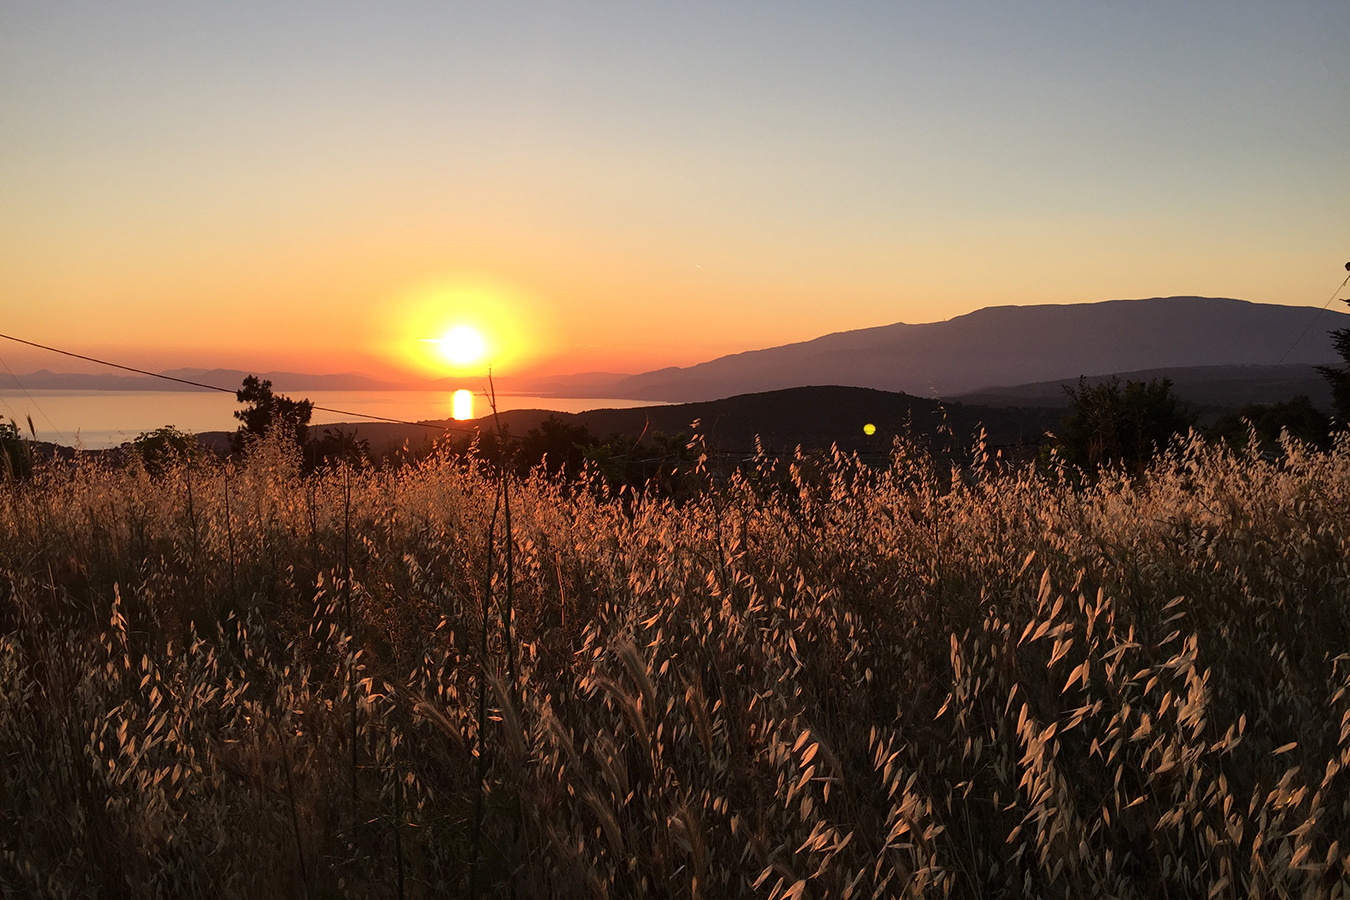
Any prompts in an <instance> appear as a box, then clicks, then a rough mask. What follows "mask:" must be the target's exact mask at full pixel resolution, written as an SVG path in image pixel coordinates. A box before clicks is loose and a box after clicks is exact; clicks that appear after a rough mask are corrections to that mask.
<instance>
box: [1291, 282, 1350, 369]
mask: <svg viewBox="0 0 1350 900" xmlns="http://www.w3.org/2000/svg"><path fill="white" fill-rule="evenodd" d="M1345 268H1346V270H1347V271H1350V263H1346V264H1345ZM1347 284H1350V275H1347V276H1345V281H1342V282H1341V284H1340V287H1338V288H1336V290H1334V291H1332V292H1331V296H1330V297H1328V298H1327V302H1326V303H1323V304H1322V308H1321V309H1319V310H1318V311H1317V313H1316V314H1315V315H1314V316H1313V317H1312V318H1311V319H1309V320H1308V327H1307V328H1305V329H1303V333H1302V334H1300V335H1299V336H1298V340H1296V341H1294V342H1293V343H1292V344H1290V345H1289V349H1288V350H1286V351H1284V356H1281V357H1280V361H1279V362H1278V363H1276V365H1282V364H1283V363H1284V361H1285V360H1286V359H1288V358H1289V354H1290V353H1293V352H1294V348H1295V347H1297V346H1298V344H1299V341H1301V340H1303V339H1304V338H1305V337H1307V336H1308V332H1310V331H1312V327H1313V323H1314V322H1316V321H1317V319H1318V318H1319V317H1320V316H1321V315H1322V313H1324V312H1326V311H1327V307H1328V306H1330V305H1331V301H1332V300H1335V299H1336V295H1337V294H1339V293H1340V292H1341V288H1343V287H1345V286H1346V285H1347Z"/></svg>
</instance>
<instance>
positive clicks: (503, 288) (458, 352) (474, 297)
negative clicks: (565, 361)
mask: <svg viewBox="0 0 1350 900" xmlns="http://www.w3.org/2000/svg"><path fill="white" fill-rule="evenodd" d="M549 321H550V317H549V314H548V311H547V309H545V308H544V307H543V305H542V304H541V303H540V302H539V301H537V300H536V299H535V298H533V297H532V296H530V295H527V294H525V293H522V292H521V291H519V290H517V289H514V288H512V287H510V286H507V285H504V284H501V283H497V282H492V281H487V280H475V279H469V278H450V279H447V280H445V281H441V282H432V283H428V284H424V285H421V286H417V287H412V288H409V289H407V290H405V291H403V292H401V293H400V294H398V295H395V296H393V297H391V298H390V299H389V300H388V301H387V302H386V303H385V304H384V315H383V323H384V328H383V329H382V330H384V332H385V335H384V337H383V338H382V340H381V342H382V343H383V345H384V348H385V353H386V354H387V355H388V356H389V358H390V359H391V360H398V361H399V362H401V363H402V364H403V365H405V366H407V367H409V368H410V369H415V370H420V373H421V374H422V375H424V376H431V377H437V378H443V377H445V376H446V375H450V376H455V377H460V376H473V377H480V376H482V375H485V374H487V371H488V370H489V369H492V370H493V371H494V372H496V373H497V374H503V373H506V374H514V373H515V372H516V371H518V370H519V368H520V367H521V366H522V364H529V363H531V362H533V360H534V358H535V357H536V355H537V354H538V347H539V343H540V341H541V336H542V335H545V334H547V333H548V331H549Z"/></svg>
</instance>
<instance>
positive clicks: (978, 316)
mask: <svg viewBox="0 0 1350 900" xmlns="http://www.w3.org/2000/svg"><path fill="white" fill-rule="evenodd" d="M1347 325H1350V315H1347V314H1345V313H1340V312H1336V311H1334V310H1320V309H1316V308H1312V307H1294V306H1276V305H1270V304H1259V303H1249V302H1247V301H1244V300H1231V299H1224V298H1213V297H1155V298H1152V299H1148V300H1112V301H1107V302H1103V303H1076V304H1067V305H1046V306H996V307H988V308H986V309H981V310H977V311H975V312H972V313H969V314H968V315H964V316H958V317H957V318H954V319H950V320H948V321H945V322H933V323H930V324H925V325H906V324H896V325H884V326H881V327H877V328H864V329H860V330H857V331H845V332H839V333H836V334H830V335H826V336H824V337H820V338H816V339H815V340H811V341H804V342H801V343H797V344H788V345H786V346H782V347H773V348H769V349H766V350H754V351H750V352H747V353H737V354H734V355H732V356H724V357H721V358H719V359H715V360H712V361H711V362H706V363H701V364H699V365H695V366H689V367H686V368H674V367H672V368H666V369H658V370H656V371H653V372H646V373H644V374H641V375H634V376H632V377H630V378H625V379H622V380H621V381H618V382H616V383H615V384H614V385H612V386H611V387H610V388H609V390H608V391H607V396H612V397H624V398H633V399H647V400H670V401H693V400H709V399H714V398H717V397H728V396H732V395H734V394H742V393H745V392H747V391H753V392H759V391H770V390H778V389H780V388H787V387H794V386H798V385H806V384H839V385H853V386H858V387H871V388H877V389H879V390H886V391H901V392H905V393H909V394H915V395H918V396H924V397H930V396H938V397H954V396H956V395H959V394H963V393H969V392H973V391H977V390H979V389H982V388H988V387H991V386H1000V385H1023V384H1028V383H1034V382H1046V381H1057V380H1059V379H1077V378H1078V376H1080V375H1104V374H1109V373H1113V372H1138V371H1144V370H1158V371H1170V370H1172V369H1174V368H1185V367H1195V366H1254V365H1263V366H1264V365H1278V364H1302V365H1310V364H1317V363H1329V362H1335V361H1336V360H1337V357H1336V355H1335V352H1334V350H1333V349H1332V344H1331V339H1330V337H1329V336H1328V331H1330V330H1331V329H1333V328H1343V327H1346V326H1347Z"/></svg>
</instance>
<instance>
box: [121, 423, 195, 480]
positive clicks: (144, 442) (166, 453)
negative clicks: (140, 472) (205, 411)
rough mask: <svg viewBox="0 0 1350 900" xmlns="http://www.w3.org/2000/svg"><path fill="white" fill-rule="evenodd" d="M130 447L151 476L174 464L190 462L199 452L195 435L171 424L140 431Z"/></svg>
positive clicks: (165, 470)
mask: <svg viewBox="0 0 1350 900" xmlns="http://www.w3.org/2000/svg"><path fill="white" fill-rule="evenodd" d="M131 448H132V450H134V451H135V452H136V453H137V454H138V455H139V456H140V458H141V464H142V465H143V466H145V471H146V472H147V473H149V474H150V475H151V476H152V477H158V476H160V475H162V474H164V473H165V472H167V471H168V470H169V469H171V468H172V467H173V466H174V465H177V464H181V463H191V462H192V460H193V459H194V458H196V457H197V455H198V454H199V453H200V452H201V451H200V450H199V448H198V447H197V438H196V436H195V435H193V434H190V433H189V432H186V431H179V430H178V429H177V428H174V427H173V426H172V425H165V426H164V427H163V428H156V429H155V430H154V431H143V432H141V433H140V434H138V435H136V439H135V440H133V441H132V442H131Z"/></svg>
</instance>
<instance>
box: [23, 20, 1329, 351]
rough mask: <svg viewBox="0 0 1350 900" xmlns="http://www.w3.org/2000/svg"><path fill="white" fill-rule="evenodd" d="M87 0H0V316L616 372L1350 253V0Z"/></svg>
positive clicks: (1249, 288)
mask: <svg viewBox="0 0 1350 900" xmlns="http://www.w3.org/2000/svg"><path fill="white" fill-rule="evenodd" d="M72 9H73V7H71V8H67V7H66V6H65V5H63V4H60V3H55V4H22V5H7V6H6V8H5V10H4V11H3V12H0V133H3V134H5V135H6V138H5V140H3V141H0V332H4V333H6V334H13V335H16V336H19V337H24V338H27V339H30V340H34V341H39V342H42V343H49V344H54V345H58V346H62V347H66V348H69V349H72V350H75V351H77V352H82V353H88V354H91V355H104V356H108V357H111V358H113V359H116V360H119V361H123V362H127V363H129V364H131V365H136V366H143V367H147V368H155V369H160V368H170V367H179V366H193V367H217V366H219V367H230V368H243V369H254V370H286V369H289V370H303V371H321V372H335V371H350V370H357V371H365V372H369V373H371V374H377V375H395V374H400V373H403V372H407V371H416V370H417V366H416V359H417V356H418V354H419V353H421V352H423V351H424V350H425V347H421V348H419V347H417V346H416V345H417V343H418V339H419V337H432V336H434V334H422V331H423V330H425V329H430V330H432V331H434V330H435V329H437V328H442V327H443V326H445V325H448V324H451V323H453V322H455V321H459V320H460V319H470V320H475V319H476V320H479V321H481V322H482V323H483V324H484V325H485V326H487V330H488V331H489V340H490V341H492V342H494V346H496V348H497V350H496V361H495V364H496V366H497V371H499V372H501V373H503V374H516V373H525V372H539V373H550V372H557V373H562V372H578V371H596V370H606V371H630V372H636V371H642V370H646V369H651V368H656V367H660V366H665V365H688V364H692V363H696V362H700V361H703V360H706V359H709V358H712V357H715V356H717V355H721V354H724V353H729V352H735V351H739V350H746V349H754V348H758V347H764V346H771V345H775V344H781V343H784V342H788V341H793V340H803V339H809V338H812V337H815V336H818V335H820V334H823V333H827V332H831V331H840V330H845V329H851V328H859V327H866V326H871V325H880V324H887V323H891V322H896V321H907V322H923V321H934V320H938V319H944V318H949V317H951V316H954V315H959V314H962V313H965V312H968V311H970V310H972V309H976V308H979V307H982V306H989V305H997V304H1005V303H1022V304H1028V303H1063V302H1081V301H1092V300H1105V299H1116V298H1125V297H1146V296H1158V295H1170V294H1203V295H1209V296H1233V297H1240V298H1243V299H1248V300H1254V301H1260V302H1274V303H1288V304H1296V305H1321V304H1322V303H1323V302H1325V300H1326V299H1327V293H1328V291H1329V290H1330V289H1331V288H1332V287H1334V286H1335V284H1336V283H1337V282H1338V281H1339V278H1338V277H1336V272H1337V271H1338V270H1339V268H1340V265H1341V264H1342V263H1343V262H1344V259H1343V258H1342V257H1345V256H1347V254H1350V224H1347V223H1348V222H1350V217H1347V216H1346V215H1345V214H1344V197H1345V196H1346V195H1347V188H1350V167H1347V166H1346V165H1345V156H1344V147H1345V146H1347V143H1350V114H1348V113H1347V107H1346V105H1345V103H1344V87H1345V85H1346V84H1350V63H1347V55H1346V54H1345V53H1344V52H1343V48H1342V47H1341V46H1340V45H1339V43H1338V42H1337V40H1335V39H1334V37H1335V36H1337V35H1344V34H1346V33H1347V29H1348V28H1350V9H1348V8H1347V7H1346V6H1345V5H1344V4H1343V3H1326V4H1321V3H1311V4H1303V5H1300V6H1299V7H1298V9H1297V10H1293V11H1287V10H1286V11H1281V10H1273V9H1267V8H1266V6H1265V5H1262V4H1256V3H1252V4H1245V5H1244V4H1236V5H1232V4H1229V5H1222V6H1214V5H1207V4H1181V5H1169V6H1159V7H1157V8H1153V7H1141V8H1139V9H1130V10H1113V11H1106V10H1095V11H1088V10H1084V9H1081V8H1080V7H1079V5H1077V4H1068V3H1063V4H1041V5H1037V6H1035V7H1029V8H1028V11H1026V12H1025V14H1024V15H1023V14H1014V13H1012V12H1010V11H1008V10H1007V9H1005V8H1004V7H1003V6H1002V5H999V4H993V3H967V4H955V5H953V6H952V7H951V8H950V9H948V10H946V11H942V12H938V11H934V10H927V9H918V8H903V7H897V8H892V7H891V6H889V5H880V4H878V5H875V6H868V5H861V6H859V7H857V8H854V9H850V10H849V11H847V12H839V11H834V10H831V9H829V8H828V7H826V6H824V5H811V4H804V3H789V4H775V5H768V4H765V5H747V6H745V7H744V8H738V9H737V10H729V9H725V8H723V7H722V6H721V5H715V4H709V5H707V6H697V8H696V7H689V8H687V9H685V10H684V11H683V12H680V13H675V12H669V11H667V12H661V11H653V10H636V9H632V8H630V7H627V6H622V5H609V4H589V5H583V6H582V7H580V8H578V9H575V10H568V11H564V10H562V9H561V8H558V9H554V8H552V7H542V6H541V7H538V8H534V7H524V6H510V5H507V6H500V7H499V6H489V5H486V4H485V5H475V4H468V5H466V6H464V7H463V8H462V9H458V10H456V11H453V12H451V11H436V10H432V9H428V8H427V7H422V6H415V5H412V4H393V5H391V6H389V7H388V8H387V9H385V10H383V11H376V10H374V9H372V8H366V7H363V6H359V5H348V4H335V5H334V6H332V7H331V8H330V7H325V8H324V9H323V10H319V9H318V8H317V7H316V8H314V9H308V10H306V9H304V8H297V9H293V10H290V11H278V10H275V9H273V8H272V7H271V6H269V5H264V4H243V5H242V6H241V7H240V8H239V9H237V10H232V11H230V12H229V13H228V14H226V13H225V12H213V11H210V10H207V9H197V8H193V9H188V8H184V7H181V6H178V5H168V6H161V5H157V4H150V3H145V4H136V5H133V6H131V7H129V9H127V10H121V9H119V10H118V11H111V10H104V9H101V8H99V7H79V15H71V14H70V13H71V10H72ZM1219 11H1222V14H1223V26H1224V27H1223V28H1215V27H1212V26H1213V22H1212V16H1211V14H1213V13H1217V12H1219ZM0 358H3V360H4V362H5V363H6V364H7V365H9V366H10V368H11V369H13V370H14V371H16V372H22V371H29V370H32V369H36V368H40V367H45V368H49V369H53V370H56V371H75V370H80V369H81V368H87V367H81V366H78V365H76V364H75V363H74V362H73V361H68V360H63V359H60V358H53V357H51V356H50V355H42V354H38V353H33V352H28V351H24V350H20V349H16V348H14V347H9V346H5V347H0Z"/></svg>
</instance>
